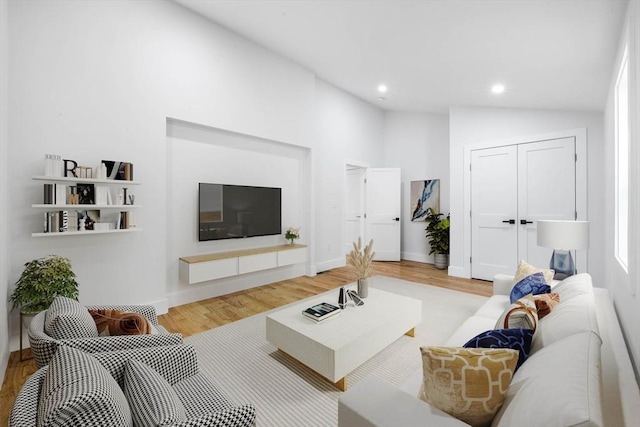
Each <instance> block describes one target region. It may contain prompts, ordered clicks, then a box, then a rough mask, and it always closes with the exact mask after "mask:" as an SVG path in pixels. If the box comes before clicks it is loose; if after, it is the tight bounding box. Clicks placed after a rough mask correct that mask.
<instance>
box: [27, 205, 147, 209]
mask: <svg viewBox="0 0 640 427" xmlns="http://www.w3.org/2000/svg"><path fill="white" fill-rule="evenodd" d="M31 207H32V208H34V209H46V210H50V211H66V210H78V211H97V210H101V209H115V210H121V211H122V210H128V209H137V208H140V207H142V205H52V204H34V205H31Z"/></svg>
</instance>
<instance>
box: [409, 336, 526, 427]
mask: <svg viewBox="0 0 640 427" xmlns="http://www.w3.org/2000/svg"><path fill="white" fill-rule="evenodd" d="M421 351H422V364H423V370H424V372H423V375H424V389H423V393H422V395H421V399H422V400H424V401H426V402H427V403H429V404H431V405H433V406H435V407H436V408H438V409H440V410H441V411H444V412H446V413H448V414H450V415H452V416H454V417H456V418H458V419H460V420H462V421H464V422H465V423H467V424H469V425H472V426H487V425H489V424H490V423H491V420H492V419H493V417H494V415H495V414H496V412H497V411H498V410H499V409H500V406H501V405H502V402H503V400H504V397H505V395H506V392H507V388H508V386H509V382H510V381H511V377H512V375H513V372H514V370H515V367H516V364H517V362H518V351H517V350H511V349H487V348H477V349H476V348H453V347H422V348H421Z"/></svg>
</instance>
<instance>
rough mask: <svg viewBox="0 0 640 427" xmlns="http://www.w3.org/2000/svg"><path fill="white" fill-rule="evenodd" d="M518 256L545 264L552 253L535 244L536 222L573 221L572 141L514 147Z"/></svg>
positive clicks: (537, 264) (574, 177) (573, 144)
mask: <svg viewBox="0 0 640 427" xmlns="http://www.w3.org/2000/svg"><path fill="white" fill-rule="evenodd" d="M518 171H519V173H518V216H519V221H518V256H519V258H520V259H524V260H527V262H529V263H530V264H533V265H536V266H546V265H548V264H549V259H550V258H551V253H552V252H553V249H551V248H544V247H542V246H538V244H537V238H536V233H537V226H536V224H537V223H536V222H537V221H538V220H539V219H543V220H544V219H550V220H554V219H557V220H574V219H576V148H575V139H574V138H561V139H553V140H549V141H541V142H535V143H529V144H520V145H518Z"/></svg>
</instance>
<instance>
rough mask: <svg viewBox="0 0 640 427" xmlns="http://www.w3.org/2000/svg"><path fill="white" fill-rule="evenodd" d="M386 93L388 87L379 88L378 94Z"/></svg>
mask: <svg viewBox="0 0 640 427" xmlns="http://www.w3.org/2000/svg"><path fill="white" fill-rule="evenodd" d="M386 91H387V86H386V85H380V86H378V92H380V93H385V92H386Z"/></svg>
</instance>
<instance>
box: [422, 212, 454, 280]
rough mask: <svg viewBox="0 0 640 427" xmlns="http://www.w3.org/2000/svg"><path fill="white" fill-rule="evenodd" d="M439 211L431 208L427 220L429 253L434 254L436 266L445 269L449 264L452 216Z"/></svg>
mask: <svg viewBox="0 0 640 427" xmlns="http://www.w3.org/2000/svg"><path fill="white" fill-rule="evenodd" d="M442 217H444V214H442V213H437V212H436V211H435V210H433V208H429V209H428V212H427V216H426V217H425V221H426V223H427V228H426V231H427V239H429V247H430V248H431V250H430V251H429V255H432V254H434V258H435V266H436V268H437V269H440V270H444V269H445V268H447V267H448V266H449V226H450V222H449V220H450V217H449V215H447V216H446V217H445V218H442Z"/></svg>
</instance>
